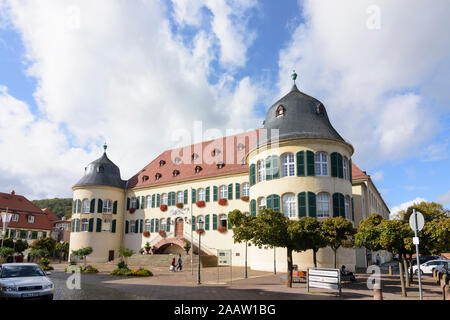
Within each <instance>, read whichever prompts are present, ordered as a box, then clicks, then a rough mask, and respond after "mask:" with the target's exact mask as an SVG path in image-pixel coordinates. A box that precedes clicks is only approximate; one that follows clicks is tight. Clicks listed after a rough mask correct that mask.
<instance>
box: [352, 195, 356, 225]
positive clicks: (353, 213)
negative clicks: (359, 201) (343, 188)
mask: <svg viewBox="0 0 450 320" xmlns="http://www.w3.org/2000/svg"><path fill="white" fill-rule="evenodd" d="M352 221H355V208H354V206H353V198H352Z"/></svg>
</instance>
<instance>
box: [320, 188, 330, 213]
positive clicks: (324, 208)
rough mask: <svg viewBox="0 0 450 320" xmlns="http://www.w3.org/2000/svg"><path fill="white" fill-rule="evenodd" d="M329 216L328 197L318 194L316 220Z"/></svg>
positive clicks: (324, 194) (327, 195)
mask: <svg viewBox="0 0 450 320" xmlns="http://www.w3.org/2000/svg"><path fill="white" fill-rule="evenodd" d="M329 216H330V195H329V194H328V193H319V194H318V195H317V218H328V217H329Z"/></svg>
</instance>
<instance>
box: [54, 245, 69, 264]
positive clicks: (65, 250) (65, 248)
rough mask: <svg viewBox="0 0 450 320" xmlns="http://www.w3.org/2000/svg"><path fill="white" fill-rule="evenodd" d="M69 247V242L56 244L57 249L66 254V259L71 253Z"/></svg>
mask: <svg viewBox="0 0 450 320" xmlns="http://www.w3.org/2000/svg"><path fill="white" fill-rule="evenodd" d="M69 247H70V244H69V242H62V243H61V242H58V243H57V244H56V250H58V251H60V252H61V253H63V254H64V260H65V259H66V257H67V255H68V254H69Z"/></svg>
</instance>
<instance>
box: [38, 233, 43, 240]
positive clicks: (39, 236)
mask: <svg viewBox="0 0 450 320" xmlns="http://www.w3.org/2000/svg"><path fill="white" fill-rule="evenodd" d="M37 237H38V239H42V237H43V233H42V232H41V231H39V232H38V236H37Z"/></svg>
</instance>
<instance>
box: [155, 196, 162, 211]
mask: <svg viewBox="0 0 450 320" xmlns="http://www.w3.org/2000/svg"><path fill="white" fill-rule="evenodd" d="M160 203H161V195H159V194H157V195H156V207H157V208H159V207H160Z"/></svg>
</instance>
